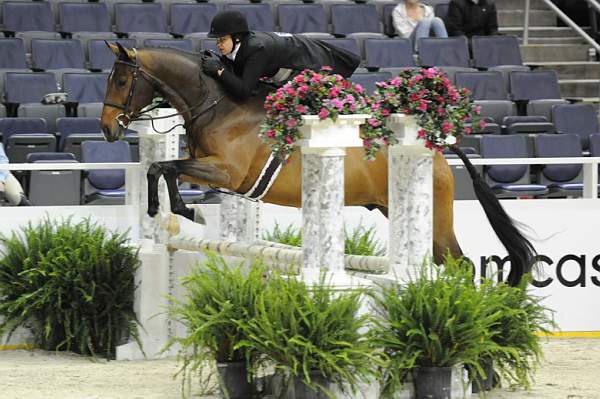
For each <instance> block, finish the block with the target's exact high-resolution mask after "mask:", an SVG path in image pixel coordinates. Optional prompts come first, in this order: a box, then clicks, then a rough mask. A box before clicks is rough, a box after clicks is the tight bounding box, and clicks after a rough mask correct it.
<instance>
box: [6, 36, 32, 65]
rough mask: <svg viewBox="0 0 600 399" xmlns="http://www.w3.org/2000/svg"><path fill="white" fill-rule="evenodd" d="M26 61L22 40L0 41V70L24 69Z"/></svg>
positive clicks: (9, 39)
mask: <svg viewBox="0 0 600 399" xmlns="http://www.w3.org/2000/svg"><path fill="white" fill-rule="evenodd" d="M26 68H27V59H26V55H25V47H24V44H23V40H21V39H16V38H6V39H0V69H26Z"/></svg>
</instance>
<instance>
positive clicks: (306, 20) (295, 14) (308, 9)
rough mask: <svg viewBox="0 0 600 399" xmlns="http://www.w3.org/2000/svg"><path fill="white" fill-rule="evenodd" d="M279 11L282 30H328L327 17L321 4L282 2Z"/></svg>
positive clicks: (293, 31) (302, 31) (299, 31)
mask: <svg viewBox="0 0 600 399" xmlns="http://www.w3.org/2000/svg"><path fill="white" fill-rule="evenodd" d="M278 13H279V25H280V27H281V31H282V32H288V33H304V32H327V19H326V17H325V10H324V9H323V6H322V5H321V4H318V3H316V4H281V5H279V7H278Z"/></svg>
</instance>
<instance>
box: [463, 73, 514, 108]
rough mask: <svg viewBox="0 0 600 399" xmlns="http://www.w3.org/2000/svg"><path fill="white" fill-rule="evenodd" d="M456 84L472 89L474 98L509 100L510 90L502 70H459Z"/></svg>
mask: <svg viewBox="0 0 600 399" xmlns="http://www.w3.org/2000/svg"><path fill="white" fill-rule="evenodd" d="M455 81H456V85H457V86H459V87H464V88H467V89H469V90H470V91H471V96H470V98H471V99H472V100H503V101H508V100H509V96H508V91H507V90H506V85H505V84H504V78H503V77H502V74H501V73H500V72H495V71H493V72H488V71H478V72H457V73H456V76H455Z"/></svg>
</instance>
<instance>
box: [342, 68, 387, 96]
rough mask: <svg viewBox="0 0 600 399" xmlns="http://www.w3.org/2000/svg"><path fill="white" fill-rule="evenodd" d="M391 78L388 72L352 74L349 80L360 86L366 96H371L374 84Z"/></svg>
mask: <svg viewBox="0 0 600 399" xmlns="http://www.w3.org/2000/svg"><path fill="white" fill-rule="evenodd" d="M391 78H392V74H391V73H389V72H369V73H353V74H352V76H350V80H351V81H352V82H354V83H358V84H360V85H361V86H362V87H363V88H364V89H365V92H366V93H367V94H372V93H373V91H375V83H377V82H382V81H384V80H388V79H391Z"/></svg>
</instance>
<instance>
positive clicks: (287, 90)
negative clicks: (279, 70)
mask: <svg viewBox="0 0 600 399" xmlns="http://www.w3.org/2000/svg"><path fill="white" fill-rule="evenodd" d="M285 91H286V92H287V94H288V95H290V96H295V95H296V90H294V88H293V87H288V88H286V89H285Z"/></svg>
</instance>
